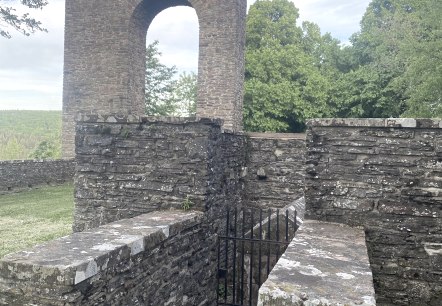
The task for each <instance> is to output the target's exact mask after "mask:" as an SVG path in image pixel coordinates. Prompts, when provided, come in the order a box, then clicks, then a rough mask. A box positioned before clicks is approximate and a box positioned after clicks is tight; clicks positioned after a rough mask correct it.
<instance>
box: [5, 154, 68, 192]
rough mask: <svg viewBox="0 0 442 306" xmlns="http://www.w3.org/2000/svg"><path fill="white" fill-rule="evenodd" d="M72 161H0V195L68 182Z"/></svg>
mask: <svg viewBox="0 0 442 306" xmlns="http://www.w3.org/2000/svg"><path fill="white" fill-rule="evenodd" d="M74 172H75V161H74V160H73V159H55V160H10V161H0V176H1V180H0V194H2V193H8V192H14V191H20V190H24V189H29V188H34V187H38V186H42V185H56V184H63V183H65V182H70V181H72V180H73V178H74Z"/></svg>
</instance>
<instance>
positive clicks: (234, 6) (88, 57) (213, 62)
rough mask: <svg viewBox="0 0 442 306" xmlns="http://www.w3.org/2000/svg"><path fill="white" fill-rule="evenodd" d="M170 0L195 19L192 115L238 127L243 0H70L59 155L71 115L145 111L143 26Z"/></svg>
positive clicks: (67, 143) (67, 148) (66, 143)
mask: <svg viewBox="0 0 442 306" xmlns="http://www.w3.org/2000/svg"><path fill="white" fill-rule="evenodd" d="M174 6H190V7H193V8H194V9H195V11H196V13H197V15H198V19H199V20H198V21H199V30H200V34H199V37H200V41H199V46H200V47H199V62H198V98H197V100H198V101H197V114H198V116H201V117H211V118H223V119H224V120H225V121H224V127H225V128H227V129H231V130H234V131H240V130H241V129H242V100H243V82H244V45H245V17H246V9H247V1H246V0H223V1H218V0H171V1H163V0H113V1H107V0H100V1H88V0H70V1H68V2H67V3H66V14H65V15H66V22H65V24H66V26H65V49H64V78H63V79H64V83H63V154H64V156H65V157H73V156H74V137H75V121H74V118H75V117H76V114H77V113H79V112H80V113H84V114H88V113H91V112H99V113H102V114H115V113H118V114H124V115H142V114H143V113H144V82H145V72H146V70H145V60H146V59H145V55H146V32H147V30H148V28H149V26H150V24H151V22H152V20H153V19H154V18H155V16H156V15H157V14H159V13H160V12H162V11H163V10H165V9H167V8H170V7H174ZM109 25H111V26H109ZM165 34H166V33H165ZM116 119H118V118H115V117H109V120H108V121H107V122H109V123H111V122H114V123H117V122H118V120H116ZM115 120H116V121H115Z"/></svg>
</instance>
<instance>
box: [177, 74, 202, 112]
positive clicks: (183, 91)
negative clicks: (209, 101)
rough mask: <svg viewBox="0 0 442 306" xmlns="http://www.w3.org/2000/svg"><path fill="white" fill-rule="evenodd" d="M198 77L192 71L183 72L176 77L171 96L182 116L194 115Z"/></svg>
mask: <svg viewBox="0 0 442 306" xmlns="http://www.w3.org/2000/svg"><path fill="white" fill-rule="evenodd" d="M197 82H198V77H197V75H196V74H195V73H194V72H190V73H186V72H183V73H181V74H180V76H179V77H178V80H177V81H176V83H175V86H174V88H173V97H174V100H175V103H176V105H177V108H178V112H179V114H180V115H182V116H186V117H193V116H195V115H196V95H197Z"/></svg>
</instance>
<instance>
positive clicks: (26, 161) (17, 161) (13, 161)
mask: <svg viewBox="0 0 442 306" xmlns="http://www.w3.org/2000/svg"><path fill="white" fill-rule="evenodd" d="M65 162H67V163H74V162H75V158H60V159H52V158H51V159H11V160H0V165H10V164H29V163H36V164H37V163H38V164H44V163H65Z"/></svg>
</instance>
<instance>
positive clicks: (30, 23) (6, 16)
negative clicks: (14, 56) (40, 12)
mask: <svg viewBox="0 0 442 306" xmlns="http://www.w3.org/2000/svg"><path fill="white" fill-rule="evenodd" d="M3 2H11V1H4V0H3V1H0V4H1V3H3ZM14 2H18V1H14ZM20 3H21V4H23V5H25V6H27V7H29V8H32V9H41V8H43V7H44V6H46V5H47V4H48V2H47V1H46V0H20ZM8 28H12V29H14V30H16V31H18V32H20V33H22V34H24V35H26V36H29V35H30V34H31V33H35V32H36V31H43V32H47V30H46V29H45V28H43V27H42V23H41V22H40V21H38V20H35V19H34V18H32V17H30V16H29V13H26V14H23V15H21V16H19V15H17V13H16V10H15V9H14V8H13V7H10V6H3V5H0V36H3V37H6V38H11V37H12V36H11V34H10V33H9V31H8V30H7V29H8Z"/></svg>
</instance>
